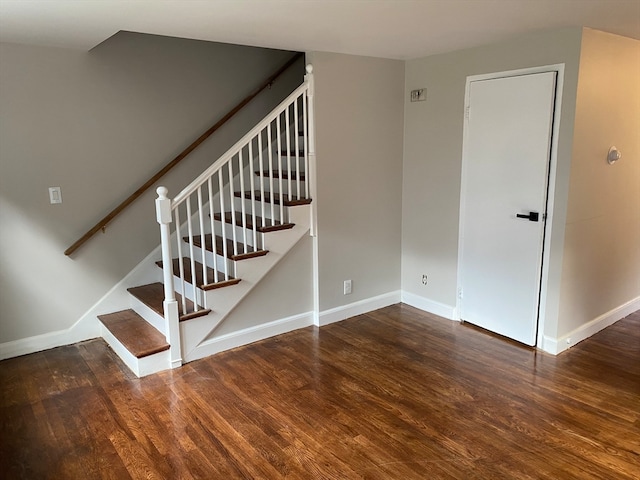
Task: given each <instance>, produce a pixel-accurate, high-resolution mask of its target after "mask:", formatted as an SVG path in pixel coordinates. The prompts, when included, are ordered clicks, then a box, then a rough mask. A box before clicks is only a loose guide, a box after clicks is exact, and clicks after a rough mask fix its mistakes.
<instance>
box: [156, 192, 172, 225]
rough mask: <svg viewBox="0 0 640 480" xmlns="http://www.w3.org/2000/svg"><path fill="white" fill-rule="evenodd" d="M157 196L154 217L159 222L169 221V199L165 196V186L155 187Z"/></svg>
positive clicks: (165, 222)
mask: <svg viewBox="0 0 640 480" xmlns="http://www.w3.org/2000/svg"><path fill="white" fill-rule="evenodd" d="M156 193H157V194H158V198H156V219H157V220H158V223H160V224H168V223H171V199H169V198H167V194H168V193H169V189H168V188H167V187H158V188H157V189H156Z"/></svg>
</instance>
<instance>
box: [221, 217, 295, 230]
mask: <svg viewBox="0 0 640 480" xmlns="http://www.w3.org/2000/svg"><path fill="white" fill-rule="evenodd" d="M235 214H236V225H237V226H238V227H242V226H243V225H242V212H235ZM213 217H214V218H215V219H216V220H218V221H219V222H220V221H222V215H221V214H220V213H215V214H214V215H213ZM224 221H225V222H226V223H229V224H231V223H233V218H232V217H231V212H226V213H225V214H224ZM262 222H263V220H262V218H261V217H256V223H257V224H259V225H260V224H262ZM245 224H246V227H247V228H248V229H250V230H253V219H252V218H251V215H250V214H248V213H247V214H245ZM294 226H295V224H293V223H281V224H279V225H264V226H262V227H258V228H257V230H258V232H261V233H268V232H275V231H278V230H288V229H290V228H293V227H294Z"/></svg>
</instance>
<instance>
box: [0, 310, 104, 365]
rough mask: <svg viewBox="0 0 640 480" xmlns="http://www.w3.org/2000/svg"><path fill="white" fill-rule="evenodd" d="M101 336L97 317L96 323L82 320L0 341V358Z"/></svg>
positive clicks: (17, 355)
mask: <svg viewBox="0 0 640 480" xmlns="http://www.w3.org/2000/svg"><path fill="white" fill-rule="evenodd" d="M99 336H100V328H99V325H98V319H97V318H96V321H95V323H92V324H80V321H78V322H76V323H75V324H74V325H72V326H71V327H70V328H67V329H66V330H58V331H56V332H49V333H44V334H42V335H35V336H33V337H27V338H21V339H19V340H13V341H11V342H5V343H0V360H4V359H6V358H13V357H19V356H20V355H28V354H30V353H35V352H41V351H42V350H49V349H50V348H55V347H61V346H63V345H71V344H72V343H77V342H82V341H84V340H90V339H92V338H97V337H99Z"/></svg>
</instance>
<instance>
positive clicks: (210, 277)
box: [156, 257, 240, 290]
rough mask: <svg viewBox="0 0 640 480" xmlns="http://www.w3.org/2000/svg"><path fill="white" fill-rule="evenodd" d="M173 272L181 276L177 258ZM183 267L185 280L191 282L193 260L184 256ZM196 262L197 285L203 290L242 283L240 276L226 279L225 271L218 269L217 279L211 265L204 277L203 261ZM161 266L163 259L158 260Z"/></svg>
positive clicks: (157, 263)
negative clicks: (216, 279)
mask: <svg viewBox="0 0 640 480" xmlns="http://www.w3.org/2000/svg"><path fill="white" fill-rule="evenodd" d="M172 263H173V274H174V275H176V276H177V277H179V276H180V262H179V260H178V259H177V258H174V259H173V261H172ZM182 263H183V268H184V280H185V282H187V283H189V284H191V260H190V259H189V258H188V257H183V258H182ZM195 264H196V286H197V287H199V288H201V289H202V290H212V289H214V288H220V287H227V286H230V285H236V284H238V283H240V279H239V278H233V277H232V276H231V275H229V278H227V279H226V280H225V279H224V273H223V272H220V271H218V281H217V282H216V281H215V278H216V277H215V271H214V269H213V268H211V267H207V278H206V279H204V278H203V276H202V263H200V262H197V261H196V262H195ZM156 265H158V266H159V267H160V268H162V260H160V261H158V262H156Z"/></svg>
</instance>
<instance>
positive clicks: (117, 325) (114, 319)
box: [98, 310, 169, 358]
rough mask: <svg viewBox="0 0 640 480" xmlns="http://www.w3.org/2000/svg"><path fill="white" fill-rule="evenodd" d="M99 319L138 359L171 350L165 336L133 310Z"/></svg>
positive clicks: (99, 317)
mask: <svg viewBox="0 0 640 480" xmlns="http://www.w3.org/2000/svg"><path fill="white" fill-rule="evenodd" d="M98 319H100V321H101V322H102V324H103V325H104V326H105V327H106V328H107V329H108V330H109V331H110V332H111V333H112V334H113V336H114V337H116V338H117V339H118V341H119V342H120V343H122V345H124V346H125V348H126V349H127V350H129V352H131V354H132V355H133V356H135V357H136V358H143V357H147V356H149V355H153V354H154V353H159V352H164V351H165V350H168V349H169V344H168V343H167V341H166V339H165V337H164V335H163V334H162V333H160V332H159V331H158V330H156V329H155V328H154V327H152V326H151V325H150V324H149V323H148V322H147V321H146V320H145V319H144V318H142V317H141V316H140V315H138V314H137V313H136V312H134V311H133V310H123V311H121V312H115V313H110V314H107V315H98Z"/></svg>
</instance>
